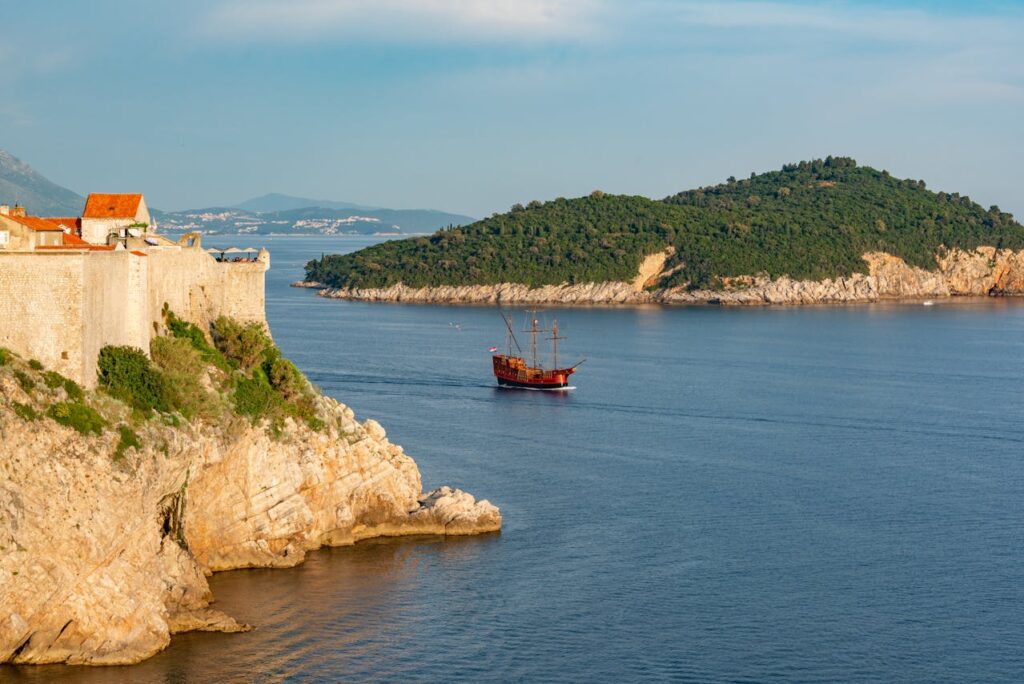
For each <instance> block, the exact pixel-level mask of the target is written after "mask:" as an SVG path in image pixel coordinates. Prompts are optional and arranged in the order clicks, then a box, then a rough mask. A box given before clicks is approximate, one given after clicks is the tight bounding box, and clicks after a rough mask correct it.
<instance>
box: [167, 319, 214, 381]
mask: <svg viewBox="0 0 1024 684" xmlns="http://www.w3.org/2000/svg"><path fill="white" fill-rule="evenodd" d="M165 306H166V305H165ZM164 318H165V319H166V320H167V329H168V330H169V331H170V333H171V336H173V337H177V338H179V339H183V340H188V341H189V343H190V344H191V345H192V347H193V348H194V349H195V350H196V351H197V352H199V354H200V355H201V356H202V357H203V360H204V361H206V362H207V363H210V364H213V365H214V366H217V367H218V368H220V369H221V370H223V371H225V372H230V371H231V366H230V364H228V362H227V359H225V358H224V355H223V354H221V353H220V352H219V351H217V350H216V349H215V348H213V347H212V346H210V343H209V342H208V341H207V339H206V335H204V334H203V331H202V330H200V329H199V327H198V326H197V325H195V324H194V323H189V322H188V321H183V320H181V319H180V318H178V317H177V316H175V315H174V312H173V311H170V310H165V311H164Z"/></svg>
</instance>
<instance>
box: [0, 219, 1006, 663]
mask: <svg viewBox="0 0 1024 684" xmlns="http://www.w3.org/2000/svg"><path fill="white" fill-rule="evenodd" d="M375 241H377V240H374V239H367V238H335V239H324V238H272V239H267V240H265V242H266V243H267V245H268V246H269V247H270V248H271V250H272V259H273V268H272V270H271V272H270V274H269V276H268V281H267V308H268V315H269V318H270V323H271V326H272V328H273V333H274V336H275V338H276V340H277V342H278V343H279V344H280V346H281V347H282V348H283V349H284V351H285V353H286V354H287V355H288V356H290V357H291V358H292V359H294V360H295V361H296V363H297V364H298V365H299V367H300V368H302V370H304V371H305V372H306V373H308V374H309V376H310V377H311V378H312V380H313V381H314V382H315V383H317V384H318V385H320V386H321V387H322V388H323V389H324V390H325V391H327V392H328V393H330V394H331V395H332V396H334V397H336V398H338V399H339V400H341V401H344V402H346V403H349V404H350V405H352V406H353V407H354V408H355V409H356V411H357V413H358V414H359V415H360V416H361V417H363V418H375V419H377V420H379V421H380V422H381V423H382V424H383V425H384V426H385V427H386V428H387V430H388V433H389V435H390V436H391V438H392V439H393V440H395V441H397V442H398V443H400V444H402V445H403V446H405V448H406V450H407V452H408V453H410V454H411V455H412V456H413V457H414V458H415V459H416V461H417V463H418V464H419V466H420V469H421V471H422V473H423V478H424V484H425V486H426V487H428V488H429V487H434V486H438V485H441V484H451V485H453V486H456V487H461V488H464V489H467V490H468V491H470V492H473V493H474V494H476V495H477V496H481V497H485V498H488V499H490V500H491V501H493V502H494V503H496V504H497V505H499V506H500V507H501V509H502V511H503V513H504V516H505V528H504V530H503V532H502V533H501V535H500V536H488V537H483V538H473V539H457V540H452V541H440V540H436V539H419V540H403V541H387V542H369V543H364V544H359V545H357V546H356V547H352V548H340V549H329V550H323V551H320V552H316V553H313V554H311V555H310V557H309V560H308V561H307V562H306V564H305V565H304V566H302V567H299V568H296V569H291V570H243V571H237V572H229V573H222V574H218V575H216V576H215V577H213V578H212V580H211V585H212V587H213V591H214V594H215V595H216V597H217V598H218V601H219V607H220V608H222V609H224V610H225V611H227V612H228V613H230V614H232V615H234V616H235V617H237V618H239V619H240V620H244V621H248V622H251V623H253V624H255V625H257V627H258V629H257V630H256V631H254V632H252V633H249V634H235V635H221V634H188V635H183V636H180V637H175V638H174V640H173V643H172V645H171V647H170V648H169V649H168V650H167V651H165V652H164V653H162V654H160V655H158V656H156V657H155V658H153V659H151V660H149V661H147V662H146V663H143V664H141V665H138V666H133V667H130V668H113V669H109V668H105V669H90V668H53V667H46V668H19V669H13V668H8V669H5V670H2V671H0V675H2V676H3V677H4V678H6V677H11V678H12V679H13V680H14V681H31V682H35V681H43V680H50V679H53V678H55V677H61V678H65V679H66V680H67V681H77V682H90V683H91V682H97V683H99V682H102V683H108V682H226V681H321V680H323V681H368V680H387V681H402V682H407V681H431V682H434V681H456V680H457V681H484V680H494V681H544V682H548V681H591V680H600V681H640V680H674V681H713V682H718V681H722V682H725V681H742V682H755V681H758V682H760V681H810V682H832V681H897V680H898V681H921V682H938V681H949V682H963V681H982V682H996V681H1021V680H1022V679H1024V302H1021V301H1010V300H991V301H974V302H964V301H958V302H944V301H940V302H938V303H937V304H936V305H935V306H930V307H924V306H921V305H920V304H883V305H871V306H845V307H805V308H769V309H720V308H710V307H708V308H688V309H664V308H630V309H607V308H573V309H560V310H557V311H549V312H548V313H547V315H549V316H550V315H552V314H557V316H558V319H559V323H560V325H561V328H562V330H563V332H564V333H565V334H566V335H568V336H569V339H568V340H567V341H566V342H565V343H564V344H563V348H564V355H563V358H564V359H565V360H569V361H575V360H577V359H579V358H584V357H585V358H586V363H584V364H583V366H582V367H581V369H580V372H579V373H578V374H577V375H576V376H575V384H576V385H577V389H576V390H575V391H573V392H569V393H565V394H553V393H543V392H524V391H514V390H511V391H510V390H498V389H496V388H495V387H494V386H493V381H492V378H491V376H490V355H489V354H488V352H487V348H488V347H489V346H491V345H501V344H502V342H503V334H502V323H501V319H500V318H499V317H498V316H497V314H496V313H495V311H494V309H490V308H485V307H479V308H474V307H440V306H406V305H394V304H376V305H373V304H361V303H348V302H341V301H331V300H324V299H319V298H317V297H315V296H314V293H313V292H310V291H305V290H297V289H290V288H288V287H287V284H288V283H289V282H290V281H292V280H297V279H299V278H300V277H301V267H302V264H303V263H304V262H305V261H306V260H308V259H309V258H311V257H316V256H319V255H320V253H321V252H328V253H330V252H337V251H348V250H352V249H357V248H359V247H363V246H365V245H367V244H370V243H372V242H375ZM212 242H214V243H215V242H216V241H212Z"/></svg>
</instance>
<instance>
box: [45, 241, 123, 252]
mask: <svg viewBox="0 0 1024 684" xmlns="http://www.w3.org/2000/svg"><path fill="white" fill-rule="evenodd" d="M116 246H117V245H90V244H89V243H88V242H87V243H85V244H84V245H79V244H66V243H65V244H63V245H39V246H38V247H36V251H37V252H38V251H39V250H42V249H53V250H65V251H68V250H85V251H89V252H113V251H114V248H115V247H116Z"/></svg>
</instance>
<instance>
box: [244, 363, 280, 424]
mask: <svg viewBox="0 0 1024 684" xmlns="http://www.w3.org/2000/svg"><path fill="white" fill-rule="evenodd" d="M232 398H233V400H234V403H235V411H237V412H238V413H239V414H241V415H243V416H250V417H252V418H264V417H268V416H270V415H271V414H272V413H273V412H274V409H277V408H279V407H280V405H281V397H280V395H279V394H277V392H275V391H274V388H273V387H271V386H270V383H269V382H267V380H266V378H265V377H263V376H262V374H257V377H253V378H242V379H241V380H239V381H238V384H236V385H235V393H234V396H233V397H232Z"/></svg>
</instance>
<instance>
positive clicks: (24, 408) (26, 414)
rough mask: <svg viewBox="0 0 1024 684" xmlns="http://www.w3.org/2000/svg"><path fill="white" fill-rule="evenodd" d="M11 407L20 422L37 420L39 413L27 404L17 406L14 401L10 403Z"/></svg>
mask: <svg viewBox="0 0 1024 684" xmlns="http://www.w3.org/2000/svg"><path fill="white" fill-rule="evenodd" d="M11 407H12V408H13V409H14V413H16V414H17V416H18V417H19V418H21V419H22V420H39V412H38V411H36V410H35V409H34V408H32V407H31V406H29V405H28V404H19V403H18V402H16V401H12V402H11Z"/></svg>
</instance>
